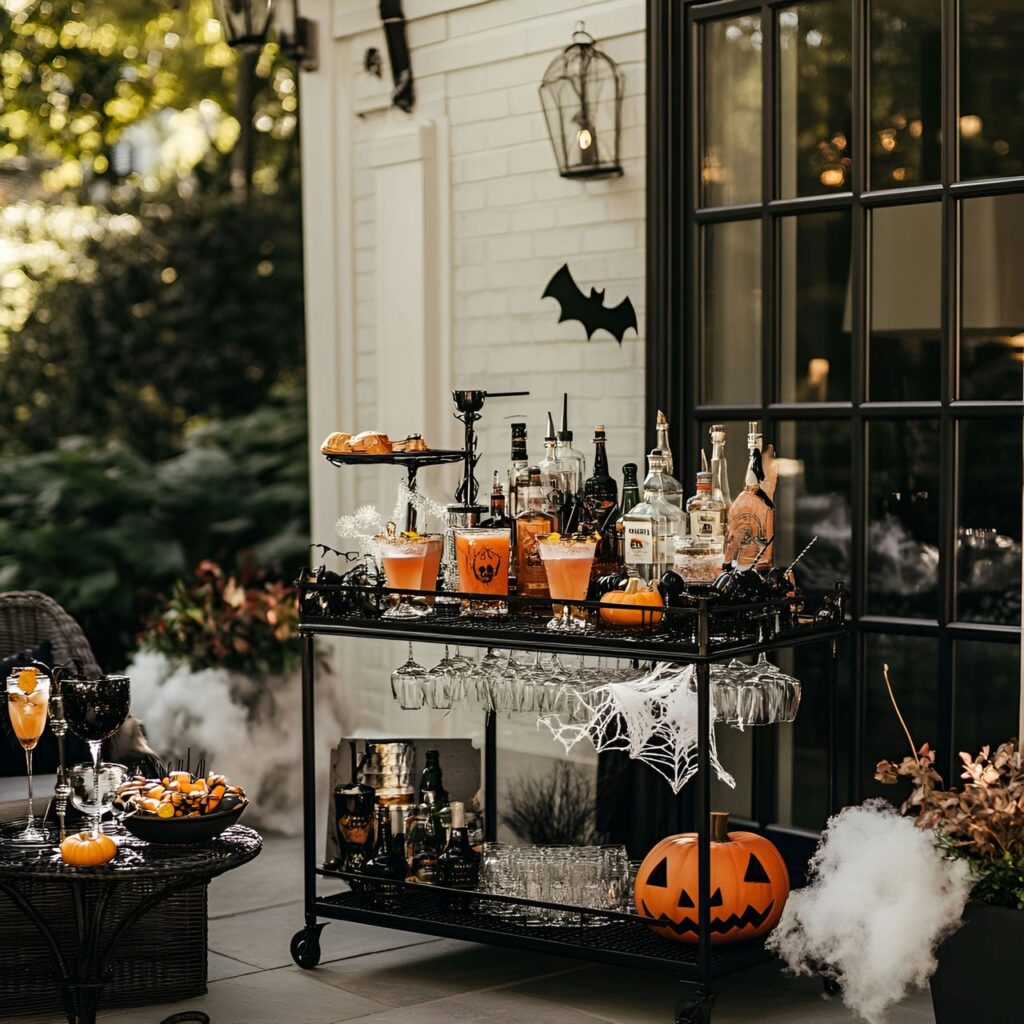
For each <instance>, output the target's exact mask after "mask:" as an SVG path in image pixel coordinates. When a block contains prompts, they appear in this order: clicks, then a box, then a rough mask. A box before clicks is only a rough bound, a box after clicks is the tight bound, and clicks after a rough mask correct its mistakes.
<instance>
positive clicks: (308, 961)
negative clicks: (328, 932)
mask: <svg viewBox="0 0 1024 1024" xmlns="http://www.w3.org/2000/svg"><path fill="white" fill-rule="evenodd" d="M325 927H327V922H326V921H323V922H321V923H320V924H316V925H314V926H313V927H312V928H309V927H307V928H303V929H302V931H300V932H296V933H295V934H294V935H293V936H292V944H291V954H292V959H293V960H294V961H295V962H296V963H297V964H298V965H299V967H301V968H302V969H303V970H306V971H311V970H313V968H314V967H316V966H317V964H319V963H320V933H321V932H322V931H323V930H324V928H325Z"/></svg>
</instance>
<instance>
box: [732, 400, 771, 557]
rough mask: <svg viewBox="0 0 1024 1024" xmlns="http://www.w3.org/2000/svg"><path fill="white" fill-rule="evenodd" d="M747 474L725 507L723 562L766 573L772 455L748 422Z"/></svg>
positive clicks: (755, 427)
mask: <svg viewBox="0 0 1024 1024" xmlns="http://www.w3.org/2000/svg"><path fill="white" fill-rule="evenodd" d="M747 452H748V454H749V458H748V461H747V474H746V477H745V479H744V482H743V490H742V491H741V492H740V493H739V494H738V495H737V496H736V500H735V501H733V503H732V504H731V505H730V506H729V512H728V517H727V532H728V536H727V540H726V545H725V557H726V560H727V561H729V560H730V559H735V561H736V564H737V565H740V566H745V565H754V564H755V563H756V565H757V568H759V569H768V568H770V567H771V565H772V556H773V547H774V545H773V544H772V543H771V541H772V539H773V538H774V536H775V501H774V498H775V484H776V481H777V479H778V470H777V469H776V467H775V451H774V449H773V448H772V446H771V445H768V446H767V447H766V446H765V444H764V438H763V436H762V434H761V424H760V423H759V422H758V421H756V420H752V421H751V422H750V424H749V426H748V431H747Z"/></svg>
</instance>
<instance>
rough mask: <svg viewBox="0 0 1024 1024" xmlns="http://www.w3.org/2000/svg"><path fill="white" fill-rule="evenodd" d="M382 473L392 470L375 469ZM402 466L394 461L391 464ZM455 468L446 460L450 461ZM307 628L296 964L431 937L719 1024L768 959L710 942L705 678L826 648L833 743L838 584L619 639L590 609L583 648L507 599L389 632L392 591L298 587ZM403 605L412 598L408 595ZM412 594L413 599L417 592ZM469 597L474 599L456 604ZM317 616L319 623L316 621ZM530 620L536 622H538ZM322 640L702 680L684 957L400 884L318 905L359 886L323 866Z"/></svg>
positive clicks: (637, 930)
mask: <svg viewBox="0 0 1024 1024" xmlns="http://www.w3.org/2000/svg"><path fill="white" fill-rule="evenodd" d="M376 461H378V462H386V461H388V459H387V457H386V456H380V457H378V458H377V459H376ZM394 461H395V462H396V463H397V462H398V461H399V460H398V459H395V460H394ZM445 461H447V460H445ZM298 588H299V602H300V624H299V633H300V637H301V644H302V737H303V761H302V773H303V825H304V830H305V841H304V881H305V925H304V927H303V928H302V929H300V930H299V931H298V932H297V933H296V934H295V936H294V937H293V939H292V944H291V953H292V957H293V959H294V960H295V962H296V963H297V964H298V965H299V966H300V967H303V968H307V969H311V968H314V967H316V966H317V964H318V963H319V960H320V938H319V937H320V932H321V931H322V929H323V928H324V927H325V926H326V924H327V922H328V921H331V920H341V921H357V922H361V923H364V924H373V925H378V926H380V927H385V928H396V929H401V930H403V931H410V932H418V933H421V934H426V935H435V936H443V937H448V938H455V939H464V940H469V941H474V942H485V943H491V944H496V945H502V946H509V947H513V948H518V949H529V950H535V951H538V952H545V953H550V954H555V955H559V956H570V957H577V958H580V959H584V960H590V961H595V962H601V963H607V964H613V965H619V966H623V967H633V968H642V969H647V970H653V971H659V972H662V973H667V974H670V975H673V976H675V977H676V978H678V979H679V980H681V981H684V982H689V983H691V984H693V985H695V986H696V988H695V990H694V994H693V996H692V998H688V999H686V1000H684V1001H683V1002H682V1003H681V1004H680V1005H679V1007H678V1009H677V1012H676V1022H677V1024H683V1022H701V1024H706V1022H708V1021H710V1019H711V1005H712V1001H713V993H712V989H711V984H712V982H713V981H714V979H716V978H718V977H721V976H722V975H725V974H728V973H731V972H733V971H736V970H739V969H741V968H744V967H747V966H751V965H753V964H755V963H758V962H761V961H763V960H764V959H766V958H767V957H768V956H769V954H768V953H767V951H766V950H765V948H764V944H763V941H761V940H755V941H751V942H738V943H729V944H721V945H713V944H712V930H711V917H712V915H711V898H710V896H711V889H710V886H711V841H712V840H711V773H712V766H711V740H712V737H711V722H710V711H711V682H710V677H711V665H712V664H713V663H715V662H724V661H728V660H729V659H732V658H737V657H744V656H748V655H756V654H760V653H761V652H762V651H764V652H767V651H772V650H778V649H781V648H787V647H795V646H798V645H803V644H810V643H820V644H826V645H829V647H830V650H831V655H832V657H831V659H830V661H829V666H830V668H829V671H828V678H827V685H828V687H829V713H830V717H831V723H832V728H831V729H830V736H831V737H832V739H833V741H834V737H835V722H836V718H837V714H838V710H837V699H836V669H837V644H838V642H839V641H840V640H841V638H842V636H843V634H844V628H845V627H844V615H845V605H846V592H845V589H844V587H843V585H842V584H837V585H836V588H835V591H834V592H832V593H829V594H827V595H826V596H825V598H824V599H823V603H822V607H821V608H819V609H816V610H815V613H814V614H799V615H795V616H793V615H790V616H787V615H785V614H784V612H785V609H786V601H785V599H780V598H772V599H766V600H761V601H756V602H752V603H747V604H732V603H729V604H725V603H716V602H714V601H711V600H709V599H708V598H707V597H697V598H695V599H694V600H693V601H692V602H690V603H689V604H687V605H684V606H681V607H669V608H666V609H665V610H664V613H663V615H662V617H661V619H660V621H659V622H658V623H657V624H656V625H652V626H650V627H645V628H643V629H640V630H633V631H624V630H621V629H614V628H611V627H609V626H606V625H603V624H601V623H600V618H599V616H598V615H597V611H598V608H599V606H598V605H597V604H596V603H592V602H587V604H588V605H589V607H590V610H591V611H592V613H593V614H592V615H591V619H592V621H595V622H596V623H597V625H595V627H594V628H593V630H592V631H588V632H587V633H586V634H575V633H562V632H558V631H551V630H548V629H546V628H545V621H546V618H547V616H544V617H540V616H538V615H537V614H536V611H537V610H538V609H532V608H531V604H538V603H542V604H543V605H544V606H545V608H546V609H550V602H537V600H536V599H531V598H525V597H516V596H514V595H513V596H510V598H509V616H508V618H506V619H473V618H465V617H460V616H459V615H458V614H457V608H458V604H457V603H455V604H454V607H455V609H456V612H455V613H454V614H451V615H446V614H444V613H439V614H435V615H433V616H429V617H425V618H419V619H384V618H381V617H380V615H381V614H382V613H383V610H384V609H386V608H387V606H388V601H389V599H390V597H391V595H392V594H394V593H397V592H395V591H392V590H390V589H389V588H387V587H385V586H372V587H368V586H352V587H349V586H347V585H345V584H324V583H311V582H308V581H307V580H300V581H299V584H298ZM346 591H359V592H360V593H359V595H358V596H359V598H360V600H358V601H351V600H350V601H345V602H343V603H344V605H345V607H346V608H347V609H349V610H347V611H345V612H343V613H340V614H324V613H323V609H324V608H325V607H327V606H328V605H329V604H330V602H329V600H327V599H328V598H329V597H330V596H331V595H332V593H333V594H335V595H337V596H345V597H351V596H352V595H351V594H346V593H344V592H346ZM405 593H409V592H408V591H407V592H405ZM413 593H415V592H413ZM448 596H449V597H459V598H461V597H466V598H469V597H470V595H448ZM318 609H319V613H318V612H317V610H318ZM531 611H533V612H534V614H530V612H531ZM318 636H325V637H328V636H330V637H368V638H377V639H386V640H394V641H402V642H409V641H416V642H420V643H436V644H451V645H462V646H466V647H483V648H487V647H491V648H497V649H512V650H523V651H531V652H534V651H540V652H550V653H557V654H569V655H580V654H586V655H599V656H605V657H612V658H620V659H624V660H630V661H636V660H640V661H648V660H649V661H656V662H668V663H672V664H692V665H693V666H695V676H696V686H697V706H698V711H697V713H698V753H697V774H696V776H695V778H694V779H693V780H692V782H691V783H690V784H691V785H694V786H696V817H697V821H696V831H697V836H698V844H697V849H698V887H699V894H700V895H699V899H698V900H697V904H698V907H699V922H698V923H699V933H698V936H697V941H696V942H695V943H694V944H692V945H690V944H684V943H681V942H673V941H669V940H667V939H664V938H662V937H660V936H658V935H656V934H655V933H654V932H653V931H651V929H650V927H649V926H648V924H647V923H645V920H646V919H645V918H643V917H641V916H639V915H637V914H630V913H623V912H619V911H613V910H595V909H591V908H586V907H574V906H567V905H564V904H548V903H542V902H540V901H536V900H527V899H520V898H516V897H511V896H499V895H492V894H490V893H487V894H484V893H480V894H479V895H476V894H467V893H466V892H465V891H461V890H458V891H457V890H449V889H444V888H442V887H440V886H435V885H423V884H419V883H416V882H406V883H404V884H403V885H402V889H401V894H400V895H399V897H398V898H397V899H396V898H394V897H393V896H392V897H389V899H387V900H382V899H381V898H379V897H378V896H376V895H375V894H374V893H373V892H367V891H366V890H365V888H362V889H361V891H360V889H359V887H356V888H354V889H353V890H352V891H347V892H342V893H337V894H331V895H324V896H321V895H319V893H318V889H317V882H318V878H320V877H325V878H342V879H352V878H354V877H356V876H352V875H350V874H347V873H346V872H344V871H339V870H334V869H332V868H328V867H326V866H322V865H321V864H320V863H319V862H318V856H317V847H318V836H317V828H316V797H315V777H314V754H315V743H316V735H315V728H314V694H315V690H316V658H315V656H314V643H315V639H316V637H318ZM486 715H487V721H486V728H485V736H484V804H485V808H484V810H485V829H484V835H485V838H487V839H491V840H493V839H494V837H495V829H496V821H497V815H496V809H495V804H496V799H497V786H496V779H495V772H496V767H497V749H496V746H497V743H496V727H495V714H494V712H493V711H488V712H486ZM835 760H836V758H835V744H834V742H832V744H831V746H830V755H829V781H830V786H829V792H830V794H831V795H832V800H833V803H834V802H835V799H836V793H837V785H836V765H835ZM501 904H514V905H517V906H518V907H520V908H525V907H527V906H531V907H546V908H549V909H550V910H551V911H553V912H555V913H556V914H557V915H558V920H559V921H561V922H563V923H562V924H560V925H557V926H549V927H542V928H537V927H529V925H528V924H527V923H525V922H524V920H523V918H521V917H519V916H517V915H515V914H509V913H507V912H506V913H500V912H495V908H498V909H499V910H500V905H501Z"/></svg>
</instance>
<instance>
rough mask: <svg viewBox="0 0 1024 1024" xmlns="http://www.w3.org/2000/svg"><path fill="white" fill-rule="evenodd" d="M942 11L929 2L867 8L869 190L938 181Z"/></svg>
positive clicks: (905, 0)
mask: <svg viewBox="0 0 1024 1024" xmlns="http://www.w3.org/2000/svg"><path fill="white" fill-rule="evenodd" d="M941 61H942V10H941V4H938V3H936V2H935V0H873V2H872V4H871V82H870V100H869V104H870V111H871V115H870V116H871V187H872V188H876V189H881V188H900V187H901V186H903V185H919V184H921V183H923V182H931V181H939V180H940V178H941V177H942V168H941V164H940V161H941V157H942V127H941V126H942V63H941Z"/></svg>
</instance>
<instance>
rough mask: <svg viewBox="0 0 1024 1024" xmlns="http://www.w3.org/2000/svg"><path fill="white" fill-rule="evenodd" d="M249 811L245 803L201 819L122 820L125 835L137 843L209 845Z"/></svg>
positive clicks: (134, 816)
mask: <svg viewBox="0 0 1024 1024" xmlns="http://www.w3.org/2000/svg"><path fill="white" fill-rule="evenodd" d="M246 807H248V803H243V804H241V805H240V806H238V807H232V808H231V810H229V811H214V812H213V814H202V815H200V816H199V817H198V818H158V817H157V816H156V815H155V814H131V815H128V816H126V817H124V818H122V819H121V824H122V825H123V826H124V828H125V831H127V832H130V833H131V834H132V835H133V836H135V838H136V839H142V840H144V841H145V842H147V843H154V844H158V845H164V846H182V845H185V844H190V843H208V842H210V840H211V839H216V838H217V836H219V835H220V834H221V832H223V831H224V830H225V829H227V828H230V827H231V826H232V825H234V823H235V822H236V821H238V819H239V818H240V817H241V816H242V812H243V811H244V810H245V809H246Z"/></svg>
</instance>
